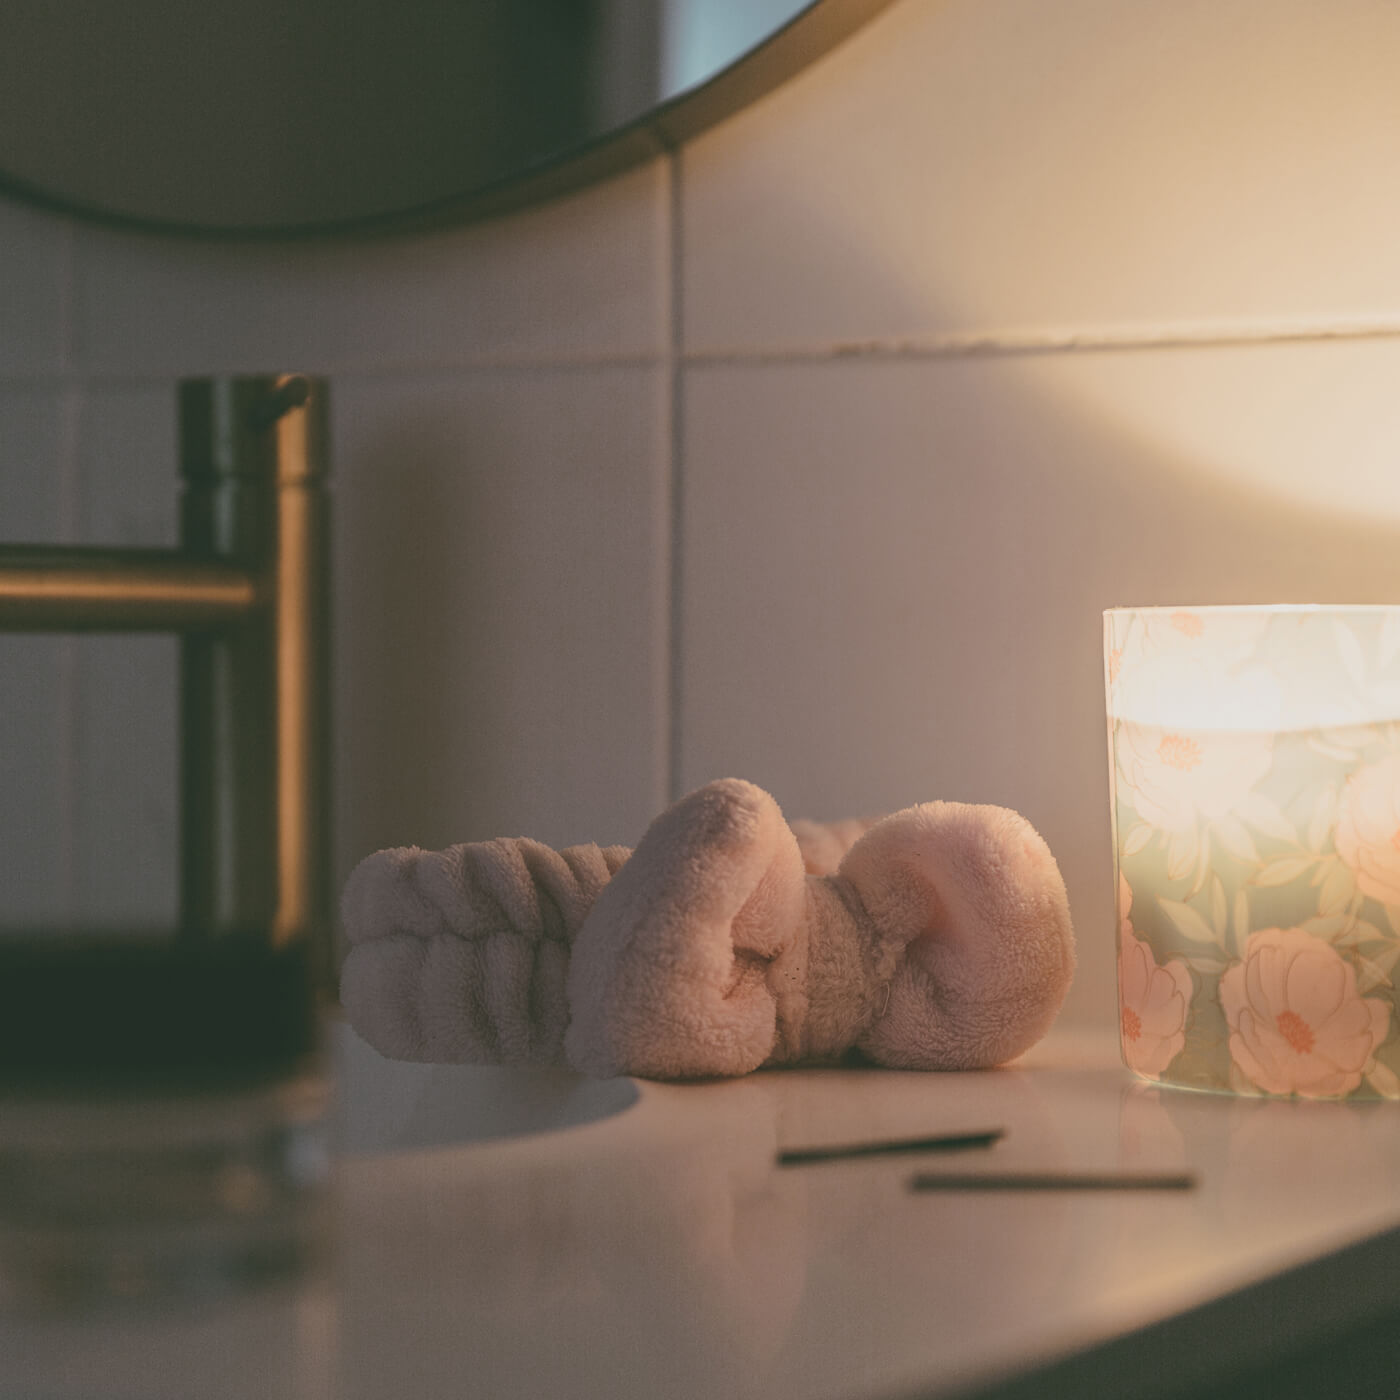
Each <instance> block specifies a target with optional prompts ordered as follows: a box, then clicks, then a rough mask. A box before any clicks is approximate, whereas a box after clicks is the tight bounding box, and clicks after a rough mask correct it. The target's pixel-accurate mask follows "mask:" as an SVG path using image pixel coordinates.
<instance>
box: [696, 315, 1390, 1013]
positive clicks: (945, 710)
mask: <svg viewBox="0 0 1400 1400" xmlns="http://www.w3.org/2000/svg"><path fill="white" fill-rule="evenodd" d="M1397 381H1400V345H1396V344H1394V343H1372V344H1370V345H1293V346H1271V347H1252V348H1249V347H1235V348H1228V347H1224V348H1220V349H1217V350H1213V351H1206V350H1193V351H1186V352H1182V351H1156V352H1148V351H1138V352H1127V353H1116V354H1113V353H1105V354H1085V355H1059V356H1047V357H1034V356H1028V357H1005V358H999V357H985V358H977V359H961V360H933V361H924V362H918V361H909V360H902V361H901V360H895V361H889V362H884V363H875V362H859V363H851V362H843V361H839V360H837V361H831V362H827V363H824V364H808V365H802V364H796V365H793V364H778V365H771V366H768V367H765V368H759V367H753V366H749V367H742V368H699V369H692V370H691V371H689V372H688V374H687V376H686V396H685V404H684V415H683V417H684V422H685V424H686V441H685V446H684V454H685V456H684V460H685V473H686V479H685V491H684V521H685V524H684V539H683V543H682V558H683V584H682V594H681V606H682V644H683V649H684V676H683V686H682V696H681V707H680V718H679V723H680V741H681V746H682V754H683V763H682V778H683V785H684V786H685V787H687V788H689V787H692V786H695V785H696V784H698V783H700V782H703V781H705V780H707V779H709V778H712V777H717V776H720V775H722V774H726V773H733V774H736V775H739V776H744V777H748V778H751V779H752V780H754V781H756V782H758V783H760V784H763V785H764V786H766V787H768V788H770V789H771V790H772V791H773V793H774V794H775V796H777V798H778V800H779V802H780V803H781V804H782V805H783V807H784V810H785V811H787V812H788V814H789V815H790V816H797V815H809V816H816V817H827V818H831V817H839V816H845V815H857V814H863V813H872V812H880V811H885V810H890V809H892V808H895V807H899V806H903V805H906V804H908V803H912V802H918V801H926V800H929V799H932V798H951V799H957V800H963V801H974V802H992V803H1002V804H1005V805H1008V806H1012V807H1015V808H1017V809H1019V810H1021V811H1023V812H1024V813H1025V814H1026V815H1027V816H1028V817H1029V818H1030V819H1031V820H1032V821H1033V822H1034V823H1035V825H1036V826H1037V827H1038V828H1039V829H1040V830H1041V832H1042V833H1043V834H1044V836H1045V837H1046V839H1047V840H1048V841H1049V842H1050V845H1051V847H1052V849H1053V850H1054V851H1055V853H1056V855H1057V857H1058V859H1059V861H1060V864H1061V867H1062V869H1063V871H1064V874H1065V877H1066V881H1067V883H1068V886H1069V891H1070V899H1071V906H1072V909H1073V912H1074V914H1075V918H1076V923H1077V926H1078V929H1079V932H1080V938H1081V950H1082V970H1081V973H1080V976H1079V978H1078V980H1077V983H1076V987H1075V989H1074V991H1073V992H1072V993H1071V1001H1070V1004H1069V1013H1068V1014H1069V1015H1071V1016H1072V1017H1075V1018H1077V1019H1097V1020H1100V1021H1103V1020H1111V1018H1112V1015H1113V985H1114V983H1113V939H1112V933H1113V891H1112V888H1111V885H1112V880H1111V873H1110V872H1111V861H1110V851H1109V828H1108V808H1107V758H1106V752H1105V740H1104V708H1103V705H1104V702H1103V680H1102V674H1103V673H1102V655H1101V646H1102V642H1101V621H1100V613H1101V611H1102V610H1103V609H1104V608H1105V607H1108V606H1113V605H1117V604H1129V603H1153V602H1159V603H1173V602H1183V603H1185V602H1196V603H1201V602H1231V601H1244V602H1250V601H1255V602H1258V601H1265V602H1267V601H1280V600H1297V601H1357V602H1366V601H1394V600H1395V598H1396V596H1397V590H1400V553H1397V540H1400V497H1397V493H1396V492H1395V489H1394V487H1393V486H1392V485H1391V484H1390V483H1389V482H1387V481H1384V480H1380V479H1378V478H1374V477H1373V478H1372V479H1371V486H1372V487H1373V488H1374V494H1373V501H1374V504H1373V505H1372V506H1371V507H1367V506H1366V505H1365V504H1364V502H1363V500H1362V497H1363V495H1364V486H1365V481H1366V477H1367V473H1368V471H1369V467H1368V465H1367V463H1369V462H1374V461H1376V460H1381V459H1387V460H1389V461H1391V462H1394V461H1396V460H1400V407H1398V406H1397V402H1398V401H1397V400H1396V399H1395V396H1394V394H1393V390H1391V391H1390V392H1387V386H1388V385H1393V384H1394V383H1396V382H1397ZM1358 385H1364V386H1369V388H1368V389H1367V390H1366V391H1365V393H1364V394H1363V393H1362V391H1361V390H1360V389H1358V387H1357V386H1358ZM1358 419H1359V420H1360V422H1361V423H1364V424H1365V428H1364V429H1358V426H1357V420H1358ZM1363 436H1364V437H1367V438H1368V439H1369V440H1368V443H1367V445H1366V451H1365V452H1358V453H1357V454H1355V455H1356V456H1357V457H1359V458H1360V459H1361V462H1362V466H1361V469H1360V470H1359V471H1358V472H1357V473H1355V474H1353V476H1352V478H1351V479H1350V480H1348V466H1349V463H1350V461H1351V460H1352V457H1353V453H1352V448H1353V446H1354V445H1355V444H1356V442H1357V440H1358V438H1359V437H1363ZM1329 443H1331V444H1335V445H1336V447H1337V450H1336V451H1333V452H1329V451H1327V447H1328V445H1329ZM1270 459H1273V460H1275V461H1277V462H1278V463H1279V465H1280V468H1281V472H1280V478H1279V482H1278V483H1277V486H1276V487H1275V485H1272V484H1271V483H1270V482H1269V481H1268V480H1267V479H1266V478H1265V476H1264V475H1263V473H1262V469H1261V468H1262V464H1265V463H1267V462H1268V461H1269V460H1270ZM1305 465H1310V466H1311V468H1312V471H1313V473H1314V477H1315V478H1318V479H1321V480H1324V481H1331V482H1334V483H1339V484H1340V485H1342V486H1343V487H1345V490H1344V491H1343V492H1342V493H1341V497H1342V498H1344V499H1345V505H1344V506H1342V505H1333V506H1327V505H1324V504H1323V503H1322V502H1321V501H1320V500H1319V498H1318V493H1317V491H1316V489H1315V488H1314V491H1313V494H1312V495H1311V496H1309V495H1307V494H1305V493H1303V492H1301V491H1300V489H1299V486H1298V484H1299V482H1300V481H1301V480H1302V479H1303V477H1304V475H1305V473H1304V466H1305Z"/></svg>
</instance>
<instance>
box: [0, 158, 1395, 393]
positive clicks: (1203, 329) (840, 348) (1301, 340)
mask: <svg viewBox="0 0 1400 1400" xmlns="http://www.w3.org/2000/svg"><path fill="white" fill-rule="evenodd" d="M663 159H666V160H670V161H674V162H675V163H676V170H675V172H674V174H673V178H672V180H671V182H670V183H671V197H670V203H671V205H672V209H671V213H670V219H671V222H672V223H673V225H675V224H676V223H677V221H678V219H679V208H678V206H679V199H680V196H679V181H680V175H679V161H680V156H679V153H675V152H672V153H668V155H666V156H665V157H663ZM670 242H671V244H672V247H671V262H672V267H671V269H670V276H669V281H670V287H669V296H670V300H671V302H672V312H671V319H672V327H671V335H670V338H669V343H668V344H667V345H666V346H665V348H663V349H661V350H659V351H652V350H636V351H602V352H596V351H579V352H577V353H565V354H559V353H557V352H556V353H553V354H550V353H543V354H530V353H524V354H519V353H512V352H509V351H506V352H502V353H500V354H488V355H477V356H470V355H468V356H463V357H462V358H461V359H458V360H452V361H446V360H441V361H440V360H426V361H417V362H409V361H405V362H404V363H402V364H398V365H389V366H385V365H382V364H381V365H369V364H364V365H354V364H348V365H344V366H335V365H325V366H315V367H313V368H315V370H316V372H317V373H326V374H334V375H336V376H337V377H338V378H342V379H358V380H361V381H375V380H379V381H385V382H393V381H396V380H401V379H408V378H414V377H417V376H425V375H428V376H431V375H444V376H447V375H459V374H464V373H466V374H470V373H483V374H491V373H503V374H527V375H528V374H555V373H571V372H572V373H587V372H589V371H596V370H609V369H647V368H657V367H665V368H668V369H670V368H673V367H674V366H676V365H680V366H681V367H683V368H709V367H716V366H718V367H724V366H743V365H768V364H810V363H824V362H845V361H850V360H868V361H899V360H912V361H917V360H937V359H959V358H968V359H971V358H979V357H988V358H995V357H1008V358H1009V357H1015V356H1032V355H1075V354H1080V355H1086V354H1096V353H1104V352H1114V351H1121V352H1125V353H1127V352H1133V351H1152V350H1188V349H1224V348H1229V347H1235V346H1240V347H1247V346H1268V345H1290V344H1309V343H1316V344H1329V343H1334V342H1353V341H1367V340H1400V320H1378V321H1338V322H1330V323H1328V322H1323V323H1310V322H1288V323H1279V324H1272V325H1269V324H1259V325H1238V326H1225V325H1210V324H1181V325H1175V326H1164V327H1162V328H1161V329H1159V330H1156V331H1143V330H1139V329H1125V330H1116V329H1114V328H1112V327H1100V328H1092V327H1091V328H1085V329H1082V330H1076V331H1063V332H1057V331H1037V330H1024V329H1016V328H1007V329H1002V330H995V331H985V332H982V331H979V332H968V333H958V332H953V333H949V334H947V335H934V336H910V337H889V338H880V337H872V338H870V339H865V340H841V341H829V342H821V343H818V344H812V345H798V344H793V345H755V346H717V347H713V348H710V349H700V350H687V349H686V348H685V347H684V343H683V328H682V326H681V315H682V312H681V306H680V299H681V297H680V280H681V277H680V269H679V264H678V261H677V260H678V259H679V257H680V256H681V249H680V238H679V232H678V230H674V229H673V232H672V236H671V239H670ZM69 301H71V296H69V297H68V298H67V299H66V301H65V312H64V321H65V327H64V332H63V339H64V347H63V367H62V368H61V369H60V370H59V371H58V373H57V374H55V373H53V372H48V371H18V372H17V371H9V372H4V371H0V387H10V386H22V387H33V386H39V387H44V388H50V389H52V388H55V387H59V388H61V387H64V386H79V387H89V386H91V385H93V384H103V385H108V386H122V387H131V388H135V387H142V386H151V385H165V384H167V383H169V381H170V380H171V378H172V377H174V376H175V373H176V371H174V370H170V371H169V372H160V371H131V370H120V369H107V370H104V369H97V370H83V371H81V372H80V371H79V370H78V369H77V368H76V366H75V365H74V363H73V360H72V356H73V346H72V343H71V342H72V330H71V326H70V325H69V324H68V322H69V320H70V315H69V312H68V310H67V303H68V302H69ZM181 372H182V373H183V372H184V371H181ZM191 372H193V371H191ZM238 372H239V370H238V368H237V367H234V368H228V367H225V368H219V367H214V368H211V369H209V370H208V373H211V374H231V373H238Z"/></svg>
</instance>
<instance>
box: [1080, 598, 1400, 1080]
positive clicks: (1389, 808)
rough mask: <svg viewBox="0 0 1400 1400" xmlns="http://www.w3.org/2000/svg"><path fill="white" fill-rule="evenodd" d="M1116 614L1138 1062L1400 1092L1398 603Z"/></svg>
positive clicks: (1126, 1021)
mask: <svg viewBox="0 0 1400 1400" xmlns="http://www.w3.org/2000/svg"><path fill="white" fill-rule="evenodd" d="M1104 623H1105V627H1104V632H1105V650H1104V670H1105V682H1106V688H1107V697H1108V720H1109V727H1108V733H1109V761H1110V774H1111V780H1112V789H1113V791H1112V816H1113V824H1114V857H1115V876H1116V882H1117V885H1118V898H1119V906H1118V908H1119V938H1118V944H1119V946H1118V971H1119V979H1118V980H1119V1019H1120V1028H1121V1034H1122V1046H1123V1057H1124V1061H1125V1063H1126V1064H1127V1065H1128V1066H1129V1067H1130V1068H1131V1069H1133V1070H1134V1071H1135V1072H1136V1073H1137V1074H1139V1075H1141V1076H1143V1077H1144V1078H1147V1079H1153V1080H1160V1081H1161V1082H1163V1083H1169V1084H1179V1085H1185V1086H1189V1087H1193V1088H1199V1089H1211V1090H1217V1091H1228V1090H1233V1091H1235V1092H1238V1093H1248V1094H1261V1093H1262V1094H1272V1095H1290V1096H1296V1097H1302V1098H1316V1097H1345V1096H1355V1097H1387V1098H1400V1036H1398V1035H1397V1027H1396V1018H1395V1017H1394V1016H1393V1015H1392V1012H1393V1010H1394V986H1393V980H1392V979H1393V974H1394V969H1395V967H1396V965H1397V963H1400V607H1359V608H1328V607H1283V608H1253V607H1240V608H1228V607H1227V608H1150V609H1138V610H1126V609H1120V610H1114V611H1111V612H1109V613H1106V614H1105V617H1104Z"/></svg>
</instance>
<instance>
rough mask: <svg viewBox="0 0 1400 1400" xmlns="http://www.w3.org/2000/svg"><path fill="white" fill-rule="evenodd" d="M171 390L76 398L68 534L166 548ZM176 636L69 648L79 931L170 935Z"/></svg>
mask: <svg viewBox="0 0 1400 1400" xmlns="http://www.w3.org/2000/svg"><path fill="white" fill-rule="evenodd" d="M177 438H178V431H177V407H176V395H175V386H174V384H173V383H167V384H158V385H149V386H141V387H135V388H128V387H120V386H111V385H99V386H97V387H95V388H94V389H93V390H92V391H91V392H90V393H89V394H88V395H87V397H86V399H85V401H84V404H83V413H82V419H81V443H80V448H79V454H78V482H79V500H80V506H79V513H78V520H77V529H76V536H77V538H78V539H79V540H80V541H81V542H82V543H84V544H112V545H168V544H174V543H175V542H176V538H177V531H178V526H177V520H178V513H179V512H178V502H179V492H180V477H179V469H178V447H177ZM178 648H179V643H178V640H177V639H176V638H175V637H173V636H151V635H132V634H117V635H112V636H91V637H84V638H82V639H81V640H80V641H79V642H78V643H77V645H76V647H75V652H74V654H75V658H76V672H75V691H76V696H75V707H74V715H73V726H74V728H73V745H74V753H75V764H74V770H75V775H76V778H75V788H76V791H75V795H74V802H73V812H74V822H73V826H74V835H73V852H74V876H73V901H74V912H75V917H76V918H77V919H78V920H79V921H80V922H81V923H82V924H83V925H84V926H86V927H91V928H101V927H104V926H105V927H130V928H170V927H173V925H174V923H175V919H176V917H177V904H178V868H179V809H178V802H179V798H178V761H179V755H178V743H179V730H178V723H179V690H178V688H179V669H178Z"/></svg>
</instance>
